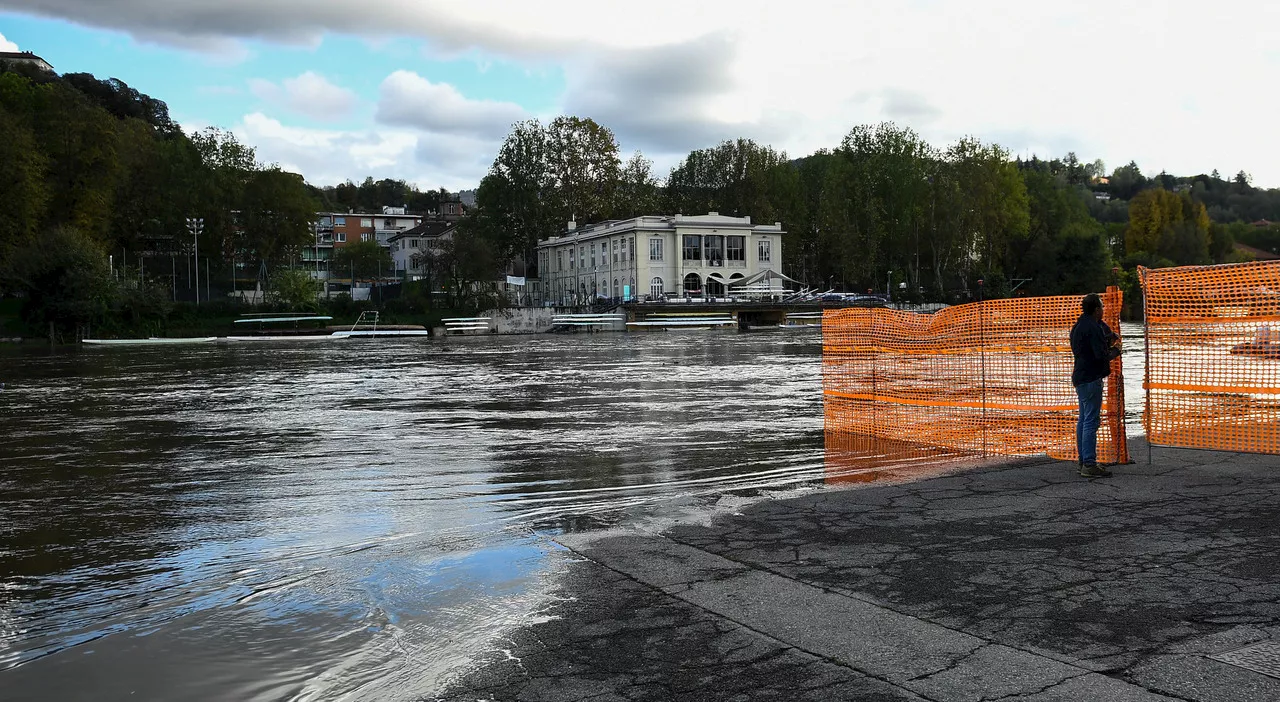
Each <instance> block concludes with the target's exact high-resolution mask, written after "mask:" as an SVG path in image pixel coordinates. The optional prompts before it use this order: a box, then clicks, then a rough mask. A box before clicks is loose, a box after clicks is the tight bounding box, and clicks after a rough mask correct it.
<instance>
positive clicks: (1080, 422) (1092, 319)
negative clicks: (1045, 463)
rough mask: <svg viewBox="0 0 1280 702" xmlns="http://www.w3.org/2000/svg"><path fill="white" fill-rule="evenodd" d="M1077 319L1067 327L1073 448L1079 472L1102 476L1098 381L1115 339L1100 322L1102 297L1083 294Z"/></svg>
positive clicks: (1115, 353)
mask: <svg viewBox="0 0 1280 702" xmlns="http://www.w3.org/2000/svg"><path fill="white" fill-rule="evenodd" d="M1080 310H1081V314H1080V318H1079V319H1077V320H1076V323H1075V326H1073V327H1072V328H1071V355H1072V356H1074V357H1075V367H1074V368H1073V369H1072V371H1071V384H1072V385H1074V386H1075V387H1076V397H1077V398H1078V399H1079V400H1080V418H1079V419H1077V420H1076V451H1077V452H1078V454H1079V456H1080V460H1079V465H1080V475H1081V476H1082V477H1085V478H1105V477H1108V476H1110V475H1111V471H1109V470H1107V469H1106V468H1103V467H1101V466H1099V465H1098V424H1099V423H1100V421H1101V414H1102V384H1103V380H1105V379H1106V378H1107V376H1109V375H1111V361H1112V360H1114V359H1116V358H1119V357H1120V349H1119V348H1116V347H1115V345H1116V342H1117V341H1119V338H1118V337H1117V336H1116V335H1115V333H1114V332H1112V331H1111V328H1110V327H1108V326H1107V325H1106V324H1105V323H1103V321H1102V299H1101V298H1099V297H1098V296H1097V295H1085V296H1084V300H1083V301H1081V303H1080Z"/></svg>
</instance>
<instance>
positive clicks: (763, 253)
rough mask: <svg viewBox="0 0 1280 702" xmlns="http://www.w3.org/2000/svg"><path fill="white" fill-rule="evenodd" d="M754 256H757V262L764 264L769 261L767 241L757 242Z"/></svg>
mask: <svg viewBox="0 0 1280 702" xmlns="http://www.w3.org/2000/svg"><path fill="white" fill-rule="evenodd" d="M756 256H757V258H756V260H758V261H763V262H766V263H767V262H768V261H769V240H768V239H761V240H760V241H759V243H758V244H757V248H756Z"/></svg>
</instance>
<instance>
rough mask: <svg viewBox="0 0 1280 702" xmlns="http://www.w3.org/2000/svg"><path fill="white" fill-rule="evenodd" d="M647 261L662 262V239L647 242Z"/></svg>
mask: <svg viewBox="0 0 1280 702" xmlns="http://www.w3.org/2000/svg"><path fill="white" fill-rule="evenodd" d="M649 260H650V261H661V260H662V239H650V240H649Z"/></svg>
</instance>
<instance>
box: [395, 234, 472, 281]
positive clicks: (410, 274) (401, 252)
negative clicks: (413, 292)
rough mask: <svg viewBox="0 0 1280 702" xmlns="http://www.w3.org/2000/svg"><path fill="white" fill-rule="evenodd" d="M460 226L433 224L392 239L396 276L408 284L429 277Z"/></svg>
mask: <svg viewBox="0 0 1280 702" xmlns="http://www.w3.org/2000/svg"><path fill="white" fill-rule="evenodd" d="M456 228H457V223H456V222H443V221H437V220H431V221H427V222H423V223H422V224H420V225H418V226H416V227H413V228H411V229H406V230H405V231H402V232H399V233H397V234H395V235H393V236H392V237H391V238H390V239H388V243H389V244H390V246H391V261H392V263H393V264H394V265H395V270H396V275H397V276H400V277H404V278H406V279H408V280H421V279H422V278H424V277H426V276H427V273H428V268H429V267H430V266H431V259H433V258H435V257H436V256H438V255H439V254H440V251H441V249H442V248H443V246H444V242H446V241H448V240H449V239H452V238H453V231H454V229H456Z"/></svg>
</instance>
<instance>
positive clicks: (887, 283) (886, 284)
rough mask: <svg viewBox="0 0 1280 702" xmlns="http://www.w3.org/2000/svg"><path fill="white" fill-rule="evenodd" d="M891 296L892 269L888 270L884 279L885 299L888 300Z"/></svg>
mask: <svg viewBox="0 0 1280 702" xmlns="http://www.w3.org/2000/svg"><path fill="white" fill-rule="evenodd" d="M892 296H893V271H889V275H888V277H887V278H886V279H885V281H884V299H885V301H888V300H889V299H890V298H891V297H892Z"/></svg>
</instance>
